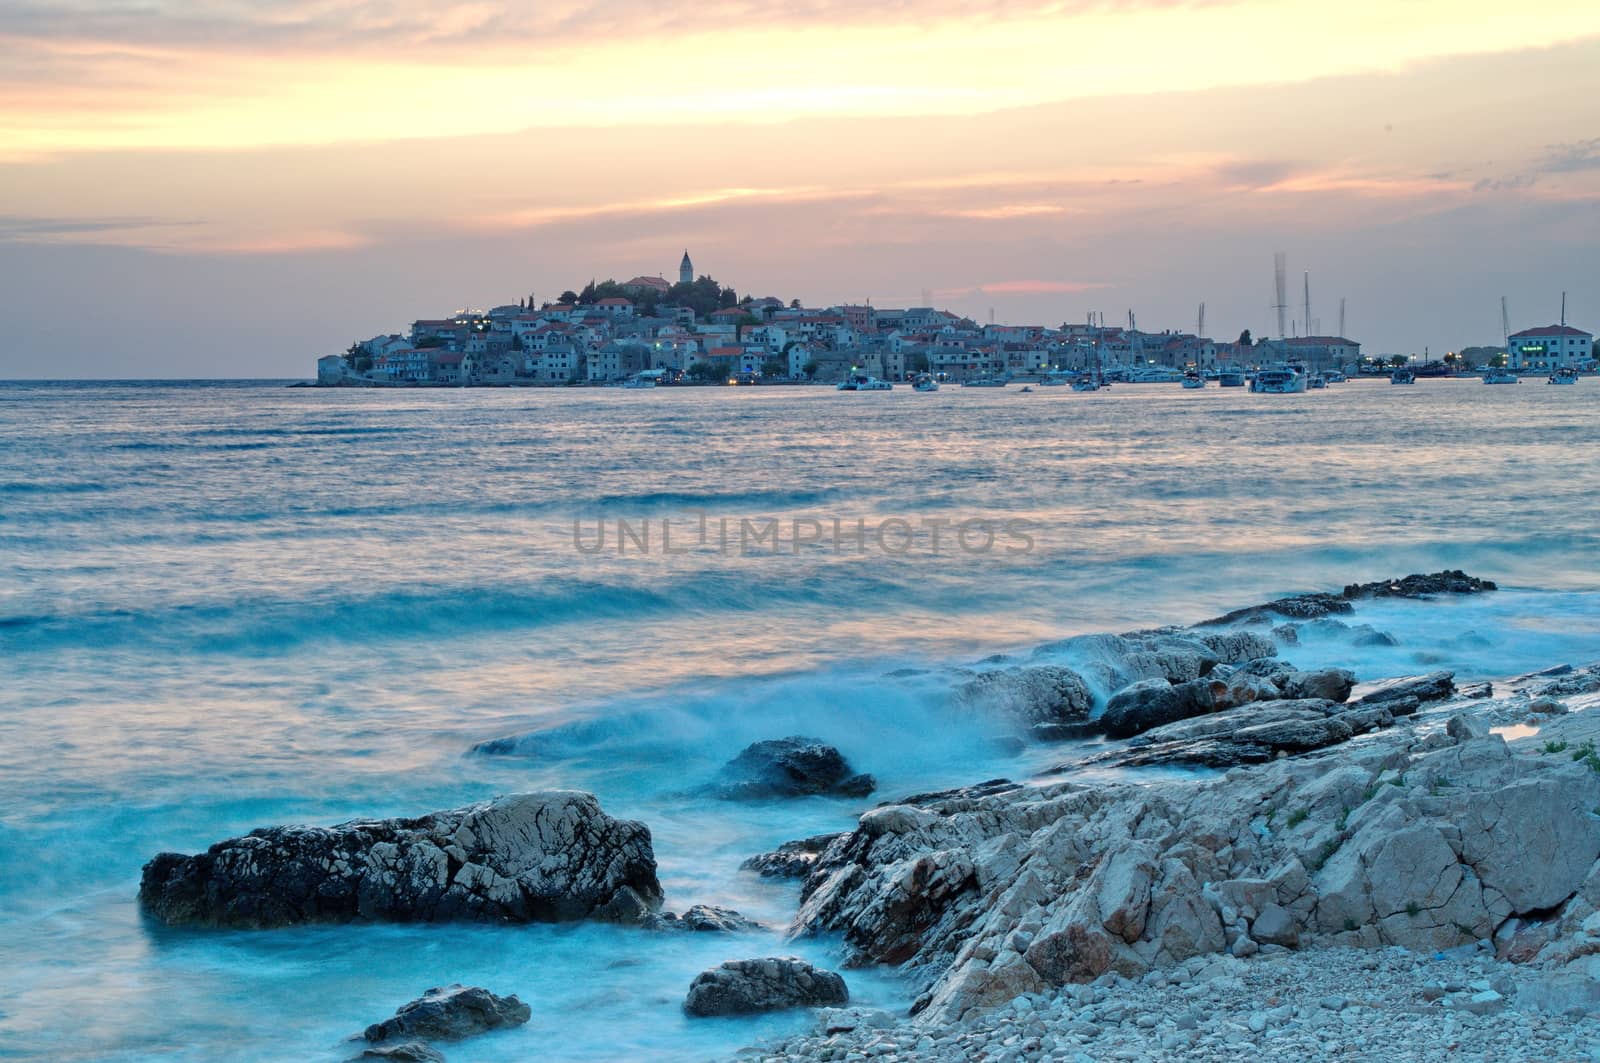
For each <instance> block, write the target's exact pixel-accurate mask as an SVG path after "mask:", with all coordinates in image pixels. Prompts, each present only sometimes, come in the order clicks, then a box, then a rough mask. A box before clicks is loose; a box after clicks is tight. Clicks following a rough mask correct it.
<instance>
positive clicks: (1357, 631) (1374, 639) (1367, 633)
mask: <svg viewBox="0 0 1600 1063" xmlns="http://www.w3.org/2000/svg"><path fill="white" fill-rule="evenodd" d="M1350 642H1351V644H1352V645H1355V646H1363V647H1365V646H1398V645H1400V640H1399V639H1397V638H1395V637H1394V636H1393V635H1391V634H1389V633H1388V632H1387V631H1379V630H1378V629H1377V628H1375V627H1373V626H1372V625H1371V624H1358V625H1356V626H1355V627H1353V628H1351V629H1350Z"/></svg>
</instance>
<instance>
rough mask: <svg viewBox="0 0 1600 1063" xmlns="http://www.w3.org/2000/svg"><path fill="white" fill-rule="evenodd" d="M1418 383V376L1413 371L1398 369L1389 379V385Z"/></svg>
mask: <svg viewBox="0 0 1600 1063" xmlns="http://www.w3.org/2000/svg"><path fill="white" fill-rule="evenodd" d="M1416 382H1417V374H1416V371H1415V370H1412V369H1396V370H1395V371H1394V373H1393V374H1391V375H1390V377H1389V383H1391V384H1415V383H1416Z"/></svg>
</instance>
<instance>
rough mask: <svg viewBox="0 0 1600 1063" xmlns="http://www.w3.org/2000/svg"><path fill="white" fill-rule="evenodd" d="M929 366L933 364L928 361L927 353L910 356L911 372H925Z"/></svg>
mask: <svg viewBox="0 0 1600 1063" xmlns="http://www.w3.org/2000/svg"><path fill="white" fill-rule="evenodd" d="M931 368H933V366H932V364H931V363H930V362H929V361H928V356H927V355H925V354H914V355H912V356H911V371H912V372H913V373H926V372H927V371H928V370H929V369H931Z"/></svg>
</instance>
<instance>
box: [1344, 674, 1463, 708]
mask: <svg viewBox="0 0 1600 1063" xmlns="http://www.w3.org/2000/svg"><path fill="white" fill-rule="evenodd" d="M1455 692H1456V684H1455V673H1454V672H1429V673H1428V674H1427V675H1408V676H1400V677H1399V678H1397V679H1385V680H1384V681H1383V682H1381V683H1374V684H1372V685H1371V686H1369V687H1367V688H1366V690H1365V692H1364V693H1363V694H1362V696H1361V702H1362V703H1363V704H1367V705H1376V704H1379V703H1380V702H1381V703H1388V702H1391V701H1399V700H1401V699H1402V698H1416V699H1417V700H1418V701H1439V700H1441V699H1443V698H1447V697H1449V696H1450V695H1451V694H1454V693H1455Z"/></svg>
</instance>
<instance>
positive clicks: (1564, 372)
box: [1546, 365, 1578, 384]
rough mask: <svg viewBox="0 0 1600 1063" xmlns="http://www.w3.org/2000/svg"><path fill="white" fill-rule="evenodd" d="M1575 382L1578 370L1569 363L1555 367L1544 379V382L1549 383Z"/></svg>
mask: <svg viewBox="0 0 1600 1063" xmlns="http://www.w3.org/2000/svg"><path fill="white" fill-rule="evenodd" d="M1577 382H1578V371H1577V370H1576V369H1574V368H1572V366H1570V365H1564V366H1562V367H1561V368H1560V369H1557V370H1556V371H1555V372H1554V373H1551V374H1550V379H1549V380H1548V381H1546V383H1550V384H1576V383H1577Z"/></svg>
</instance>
